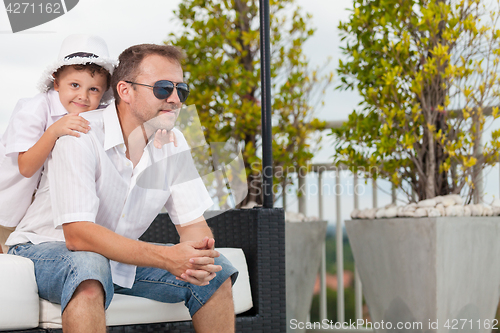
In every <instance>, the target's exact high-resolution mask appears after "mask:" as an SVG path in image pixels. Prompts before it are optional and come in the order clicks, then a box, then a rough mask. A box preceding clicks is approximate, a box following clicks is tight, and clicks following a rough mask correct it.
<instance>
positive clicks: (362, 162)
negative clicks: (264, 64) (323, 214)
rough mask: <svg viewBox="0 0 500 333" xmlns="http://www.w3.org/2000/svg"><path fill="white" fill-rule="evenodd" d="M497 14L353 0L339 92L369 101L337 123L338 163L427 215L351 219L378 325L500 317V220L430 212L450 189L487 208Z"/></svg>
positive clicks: (437, 3)
mask: <svg viewBox="0 0 500 333" xmlns="http://www.w3.org/2000/svg"><path fill="white" fill-rule="evenodd" d="M488 6H490V7H488ZM499 18H500V10H499V5H498V3H495V4H491V3H489V2H488V4H486V3H485V2H483V1H479V0H471V1H452V0H410V1H403V0H385V1H375V0H373V1H367V0H354V3H353V9H352V15H351V17H350V20H349V21H348V22H345V23H341V24H340V26H339V28H340V30H341V33H342V34H343V40H344V41H345V46H344V47H343V51H344V54H345V55H346V56H347V60H346V61H341V62H340V66H339V69H338V72H339V74H340V78H341V84H340V86H339V89H357V90H358V92H359V94H360V95H361V97H362V99H363V102H362V103H361V104H360V106H361V107H362V109H361V110H358V111H354V112H353V113H352V114H351V115H350V116H349V120H348V121H347V122H346V123H345V124H344V125H343V126H342V127H341V128H339V129H334V130H333V133H332V134H333V135H335V140H336V144H335V147H336V152H335V155H334V160H335V162H336V163H344V164H346V165H348V166H349V168H350V169H351V168H354V169H356V168H358V170H359V169H361V170H363V172H364V173H365V176H368V177H372V178H373V179H376V178H378V177H380V178H383V179H387V180H389V181H391V182H392V183H393V184H394V186H396V187H397V188H398V189H399V190H400V191H401V192H403V193H405V194H406V195H407V197H408V201H409V202H411V201H419V203H420V207H417V205H418V204H414V205H415V207H413V208H415V209H414V211H413V213H415V212H416V208H423V209H424V208H425V209H424V211H425V212H426V214H413V215H411V214H410V213H407V215H405V214H404V208H399V210H398V208H395V207H392V211H391V212H392V213H391V214H390V216H393V217H395V216H409V215H410V216H414V217H413V218H408V217H407V218H404V219H403V218H394V219H387V218H386V219H369V220H355V221H348V222H347V223H346V229H347V232H348V235H349V238H350V241H351V245H352V248H353V254H354V257H355V260H356V264H357V266H358V269H359V273H360V277H361V280H362V282H363V285H364V290H365V297H366V301H367V303H368V306H369V309H370V312H371V316H372V319H373V320H374V321H375V322H380V321H381V320H385V319H390V320H391V322H396V321H402V322H406V321H408V320H413V319H415V321H420V322H422V323H423V329H422V331H427V330H429V331H430V332H444V331H446V332H448V330H449V329H450V328H451V326H452V325H451V324H453V323H454V322H452V321H453V320H454V319H467V320H469V319H470V320H479V321H480V322H479V323H478V322H475V323H476V324H481V325H482V324H484V321H485V320H487V319H488V320H490V319H492V318H493V316H494V311H495V309H496V305H497V304H498V297H499V294H498V289H499V286H500V285H499V282H498V281H500V280H499V278H500V276H499V275H498V274H499V273H498V272H497V267H500V259H499V258H500V252H499V251H500V250H499V249H497V246H496V242H497V239H498V238H495V237H498V236H499V234H498V228H499V226H498V222H497V220H498V219H497V218H493V217H490V218H488V217H485V218H479V217H476V216H470V217H460V218H459V217H456V216H457V215H462V216H463V215H464V214H465V208H463V209H462V210H461V213H450V214H447V213H446V210H445V213H444V214H442V212H438V213H435V212H434V213H433V217H432V214H431V217H429V216H427V217H425V215H430V208H429V209H428V208H426V207H425V206H426V205H427V204H429V201H427V202H426V200H429V199H430V200H434V203H433V204H434V208H436V207H437V205H438V203H437V202H436V200H435V199H433V198H435V197H438V199H437V201H443V200H448V199H449V198H450V197H446V198H445V199H443V197H441V196H446V195H449V194H458V195H462V197H463V199H462V200H461V201H462V203H467V204H468V203H471V201H472V199H473V197H474V201H475V202H476V203H480V202H481V196H482V186H481V181H482V179H481V170H482V169H484V168H485V167H489V166H493V165H494V164H495V163H496V162H497V161H498V157H499V155H498V149H499V148H500V141H499V136H500V130H494V131H492V132H491V139H490V140H488V141H485V140H484V138H483V133H484V131H485V129H486V128H487V126H488V125H489V124H491V122H492V121H494V120H495V119H497V118H498V117H499V115H500V113H499V110H498V107H496V106H497V105H499V104H500V103H499V102H500V101H499V96H500V95H499V88H500V84H499V83H500V82H499V76H498V70H499V69H500V68H499V64H500V32H499V31H498V30H497V28H496V24H497V22H498V20H499ZM448 201H449V200H448ZM431 204H432V203H431ZM443 206H444V205H443ZM473 207H475V206H473ZM407 211H408V210H407ZM372 213H373V212H372ZM384 214H385V212H382V211H377V212H375V214H372V215H378V216H379V217H387V214H385V215H384ZM444 215H448V217H439V216H444ZM468 215H472V212H469V214H468ZM475 215H477V214H475ZM415 216H421V217H419V218H415ZM449 216H455V217H449ZM484 258H487V260H488V263H486V262H483V259H484ZM480 263H482V264H483V265H480ZM491 266H493V267H494V268H492V267H491ZM492 270H493V271H492ZM479 278H483V280H484V281H482V282H479V281H478V280H477V279H479ZM375 280H376V282H373V281H375ZM486 280H487V281H486ZM479 285H481V287H479ZM370 288H371V289H370ZM488 288H489V289H488ZM447 320H448V326H449V327H448V328H446V327H445V326H443V325H445V324H446V321H447ZM436 321H439V327H438V328H434V327H428V324H429V323H434V322H436ZM462 329H464V328H462ZM469 329H470V331H473V332H483V331H485V332H486V331H487V330H488V328H487V327H484V325H482V326H480V327H478V326H474V327H473V328H469ZM489 329H491V327H490V328H489Z"/></svg>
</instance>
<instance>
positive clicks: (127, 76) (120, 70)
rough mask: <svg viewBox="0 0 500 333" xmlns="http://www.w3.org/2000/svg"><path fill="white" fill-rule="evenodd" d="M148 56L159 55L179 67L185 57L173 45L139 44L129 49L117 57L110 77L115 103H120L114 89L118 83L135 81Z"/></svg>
mask: <svg viewBox="0 0 500 333" xmlns="http://www.w3.org/2000/svg"><path fill="white" fill-rule="evenodd" d="M149 55H159V56H162V57H165V58H167V59H170V60H172V61H174V62H176V63H178V64H179V65H180V64H181V61H182V59H184V57H185V55H184V52H183V51H182V50H181V49H179V48H178V47H175V46H173V45H156V44H139V45H134V46H131V47H129V48H128V49H126V50H125V51H123V52H122V54H120V56H119V57H118V66H117V67H116V68H115V70H114V72H113V75H112V76H111V87H112V88H113V94H114V96H115V101H116V103H119V102H120V96H119V95H118V91H117V89H116V86H117V84H118V82H120V81H135V79H136V77H137V75H138V74H139V73H138V71H139V66H140V65H141V63H142V60H144V58H145V57H147V56H149Z"/></svg>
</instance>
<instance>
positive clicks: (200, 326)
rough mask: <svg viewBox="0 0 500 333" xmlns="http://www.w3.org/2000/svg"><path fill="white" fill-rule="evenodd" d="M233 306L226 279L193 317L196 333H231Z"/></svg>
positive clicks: (228, 282) (229, 279)
mask: <svg viewBox="0 0 500 333" xmlns="http://www.w3.org/2000/svg"><path fill="white" fill-rule="evenodd" d="M234 320H235V317H234V305H233V294H232V290H231V278H228V279H227V280H226V282H224V283H223V284H222V285H221V286H220V288H219V289H218V290H217V291H216V292H215V293H214V294H213V295H212V297H210V299H209V300H208V301H207V302H206V303H205V305H203V306H202V307H201V308H200V309H199V310H198V311H197V312H196V313H195V314H194V316H193V326H194V329H195V330H196V332H197V333H208V332H218V333H233V332H234V330H235V326H234Z"/></svg>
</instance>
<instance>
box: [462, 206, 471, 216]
mask: <svg viewBox="0 0 500 333" xmlns="http://www.w3.org/2000/svg"><path fill="white" fill-rule="evenodd" d="M471 215H472V212H471V210H470V206H469V205H466V206H464V216H471Z"/></svg>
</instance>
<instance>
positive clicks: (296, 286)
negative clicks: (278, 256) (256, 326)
mask: <svg viewBox="0 0 500 333" xmlns="http://www.w3.org/2000/svg"><path fill="white" fill-rule="evenodd" d="M326 226H327V221H309V222H286V223H285V253H286V261H285V262H286V319H287V332H296V333H299V332H305V329H302V330H301V329H298V328H297V329H293V330H292V329H291V325H290V322H291V320H296V322H297V323H298V322H302V323H304V322H306V321H307V316H308V314H309V311H310V309H311V302H312V295H313V291H314V283H315V281H316V276H317V275H318V270H319V266H320V263H321V251H322V245H323V244H324V242H325V237H326Z"/></svg>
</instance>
